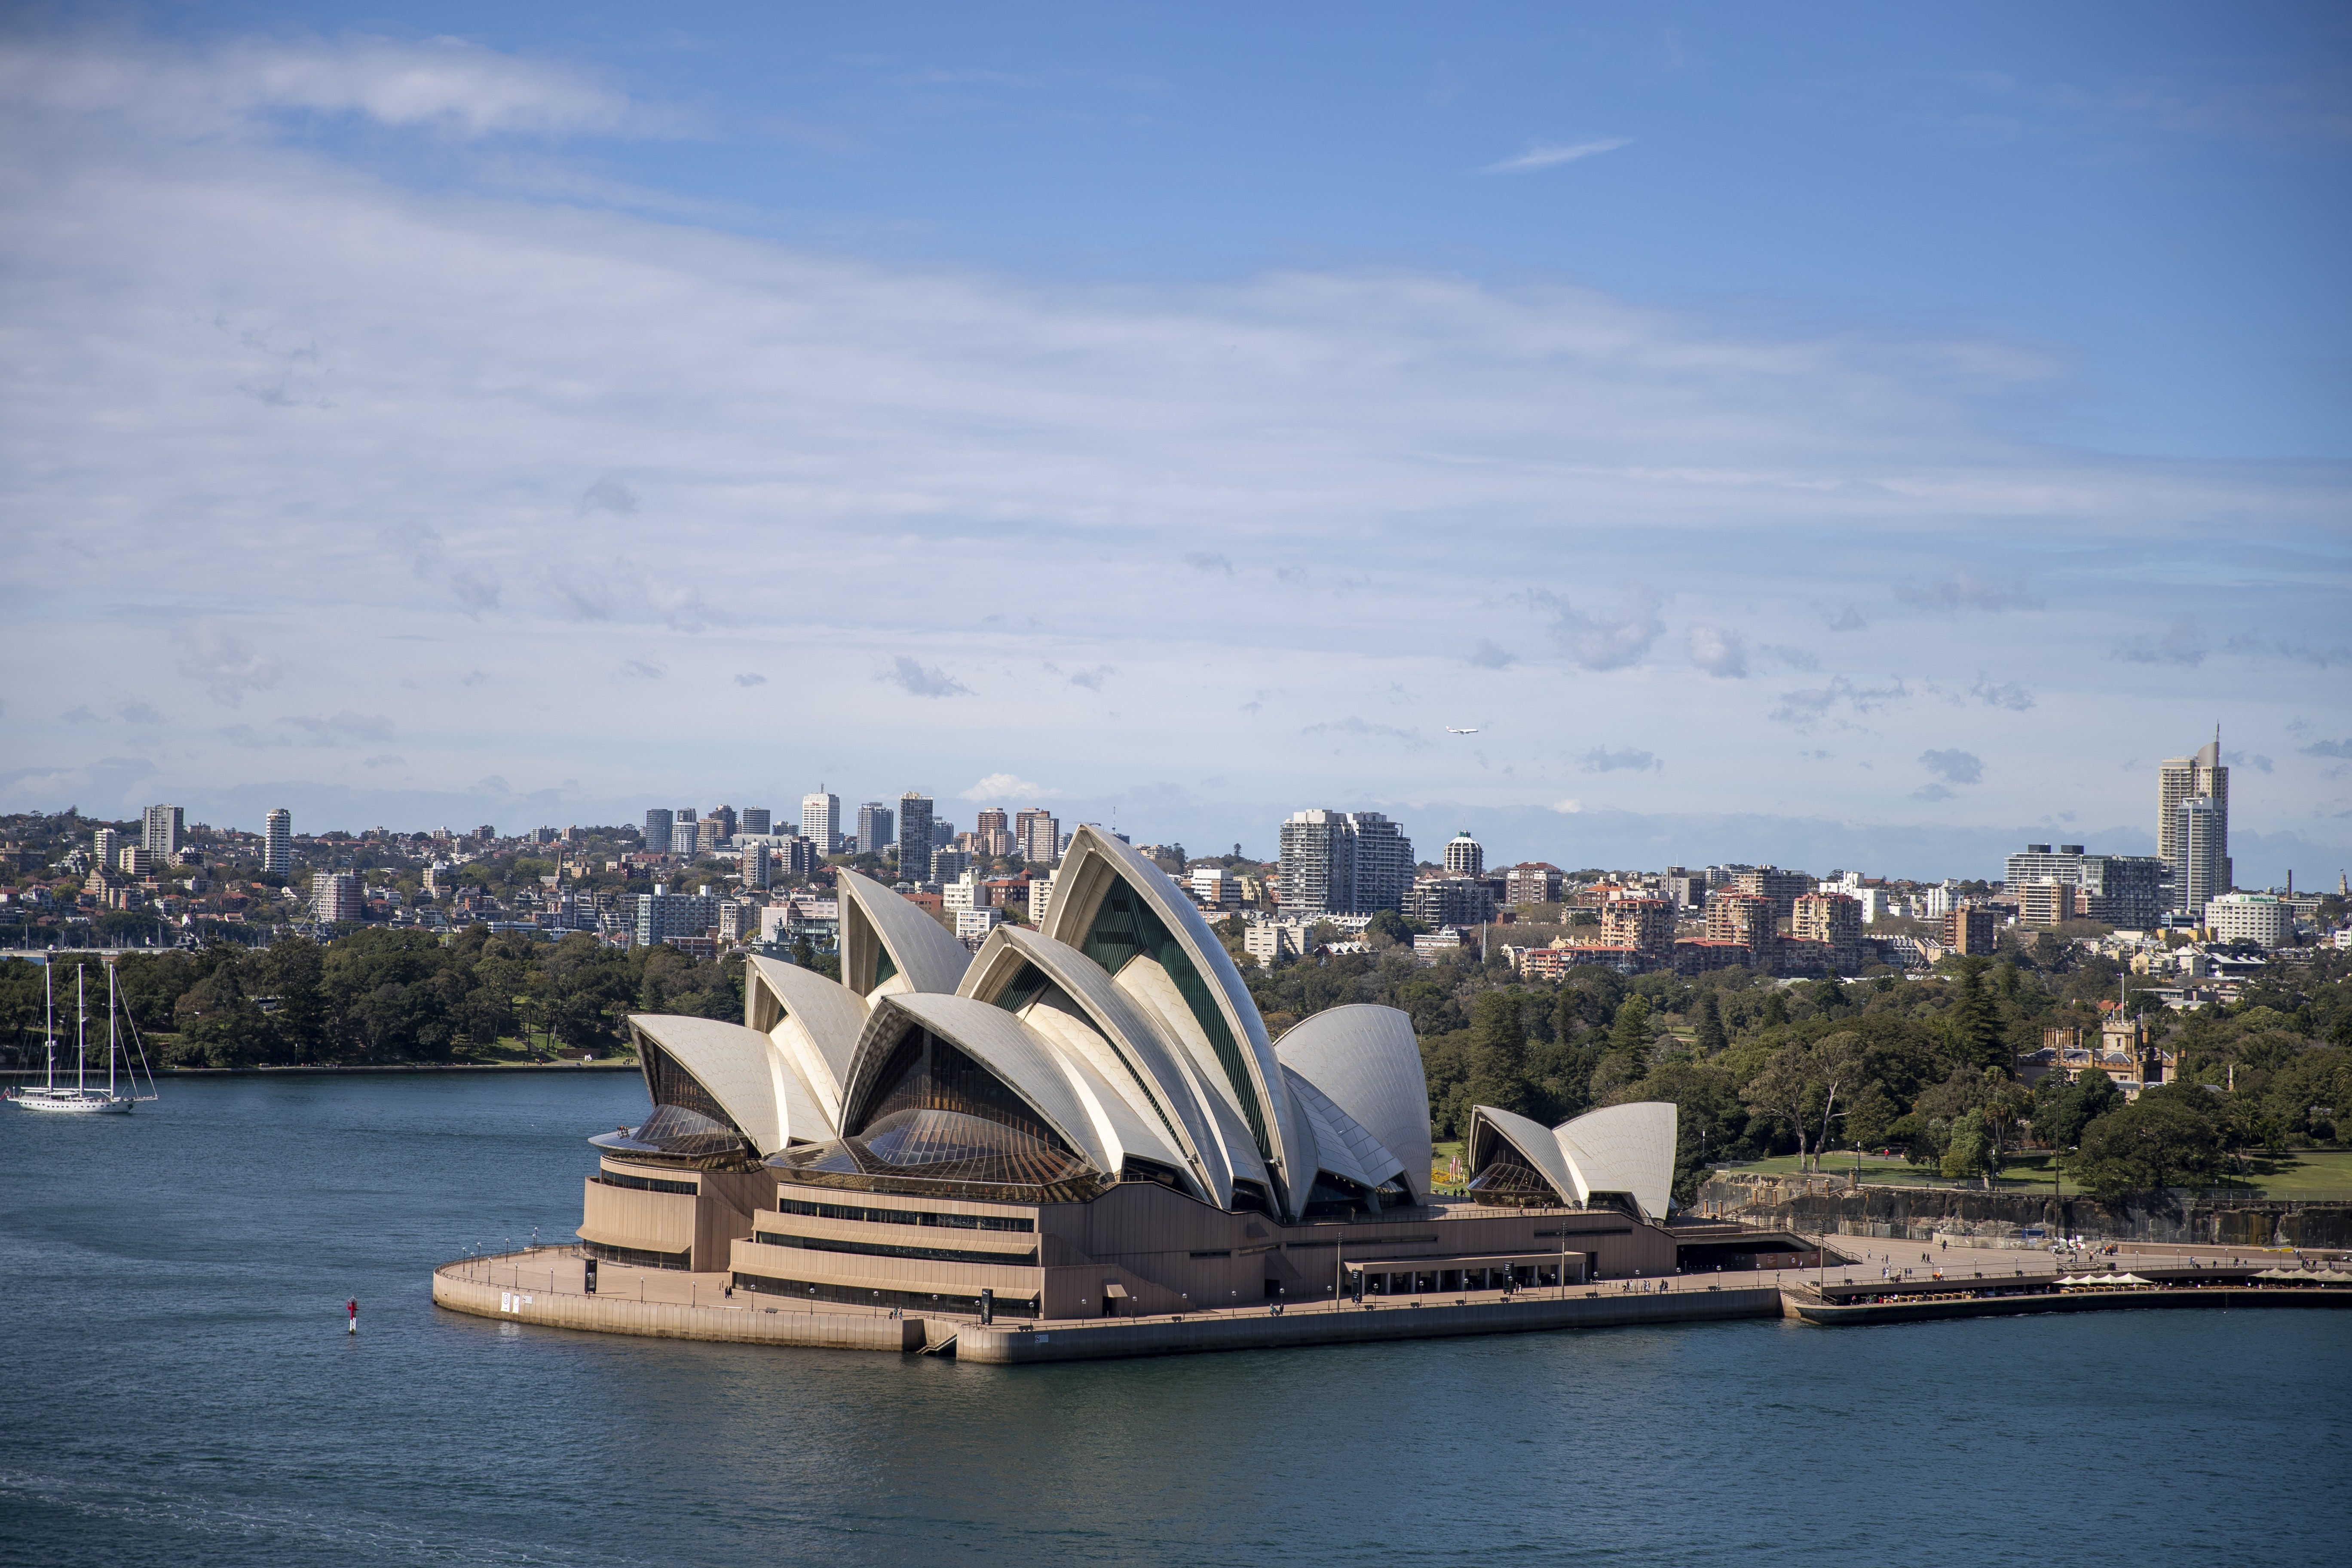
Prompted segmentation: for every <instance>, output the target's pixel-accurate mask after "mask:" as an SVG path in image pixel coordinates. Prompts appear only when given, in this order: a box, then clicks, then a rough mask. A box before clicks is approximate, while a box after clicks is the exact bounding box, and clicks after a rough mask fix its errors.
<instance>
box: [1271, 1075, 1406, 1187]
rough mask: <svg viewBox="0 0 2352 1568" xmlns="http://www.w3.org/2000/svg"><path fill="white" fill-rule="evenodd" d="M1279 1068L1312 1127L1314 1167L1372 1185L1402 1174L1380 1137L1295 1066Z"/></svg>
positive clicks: (1367, 1185) (1377, 1185)
mask: <svg viewBox="0 0 2352 1568" xmlns="http://www.w3.org/2000/svg"><path fill="white" fill-rule="evenodd" d="M1282 1070H1283V1072H1284V1073H1285V1074H1286V1075H1287V1076H1288V1077H1289V1079H1290V1092H1291V1094H1292V1096H1293V1097H1294V1098H1296V1099H1297V1101H1298V1105H1299V1109H1301V1110H1304V1111H1306V1112H1307V1121H1308V1122H1309V1123H1310V1124H1312V1125H1313V1127H1314V1129H1315V1152H1316V1169H1318V1170H1320V1171H1328V1172H1330V1173H1332V1174H1333V1175H1335V1176H1345V1177H1346V1178H1347V1179H1348V1180H1349V1181H1351V1182H1353V1183H1355V1184H1357V1185H1358V1186H1361V1187H1373V1188H1377V1187H1381V1186H1385V1185H1386V1184H1388V1181H1389V1178H1390V1177H1391V1176H1402V1175H1403V1174H1404V1162H1403V1161H1402V1160H1400V1159H1398V1158H1397V1157H1396V1156H1395V1155H1394V1154H1391V1153H1390V1152H1388V1151H1387V1150H1386V1149H1384V1148H1382V1147H1381V1141H1380V1140H1379V1139H1377V1138H1375V1137H1373V1136H1372V1135H1371V1134H1370V1132H1367V1131H1364V1129H1363V1128H1362V1127H1361V1126H1360V1125H1359V1124H1358V1123H1357V1121H1356V1120H1355V1118H1353V1117H1351V1116H1349V1114H1348V1113H1347V1112H1346V1111H1344V1110H1340V1109H1339V1107H1338V1106H1337V1105H1335V1104H1333V1103H1332V1102H1331V1100H1330V1098H1329V1097H1328V1096H1327V1095H1326V1094H1324V1093H1323V1091H1322V1090H1321V1089H1317V1088H1316V1087H1315V1086H1314V1085H1313V1084H1311V1083H1309V1082H1307V1079H1306V1076H1305V1075H1304V1074H1302V1073H1301V1072H1299V1071H1298V1069H1297V1068H1289V1067H1286V1068H1283V1069H1282Z"/></svg>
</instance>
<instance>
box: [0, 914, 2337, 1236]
mask: <svg viewBox="0 0 2352 1568" xmlns="http://www.w3.org/2000/svg"><path fill="white" fill-rule="evenodd" d="M1235 941H1236V942H1237V941H1238V937H1237V935H1236V936H1235ZM804 956H808V955H804ZM817 962H818V963H820V964H821V966H823V967H825V968H828V969H829V968H830V964H829V963H824V961H817ZM77 964H87V965H88V973H89V982H90V996H91V1002H90V1006H91V1011H92V1016H93V1018H94V1020H95V1023H94V1028H95V1030H96V1037H97V1038H99V1039H101V1040H102V1039H103V1037H104V1027H105V1025H104V996H105V975H104V973H103V971H102V970H101V969H100V966H99V964H98V963H97V962H96V961H95V960H89V959H76V958H73V957H64V958H61V959H60V960H59V962H58V964H57V969H56V976H57V991H58V1016H59V1024H60V1028H59V1033H60V1037H61V1038H63V1039H64V1040H67V1041H68V1042H69V1041H70V1039H71V1037H72V1021H71V1020H72V995H73V986H74V978H75V974H76V973H77V970H76V965H77ZM1947 967H1948V973H1940V974H1938V975H1937V976H1935V977H1934V978H1930V979H1925V980H1902V979H1898V978H1896V977H1895V976H1893V975H1883V976H1879V977H1876V978H1873V979H1866V980H1860V981H1853V982H1846V983H1840V982H1837V981H1830V980H1819V981H1811V982H1808V983H1806V984H1800V985H1793V986H1781V985H1778V984H1774V983H1772V982H1770V981H1769V980H1763V979H1759V978H1758V977H1756V976H1753V975H1750V974H1749V973H1747V972H1746V971H1742V970H1735V971H1729V972H1726V973H1721V974H1715V975H1709V976H1706V977H1704V978H1703V979H1701V980H1699V981H1697V982H1695V983H1694V982H1687V981H1684V980H1680V979H1677V978H1675V977H1674V976H1671V975H1643V976H1641V977H1639V978H1637V979H1633V980H1627V979H1625V978H1623V977H1622V976H1620V975H1618V974H1615V973H1612V972H1610V971H1607V970H1601V969H1580V970H1576V971H1574V972H1572V973H1570V974H1569V975H1568V976H1567V977H1566V978H1565V979H1564V980H1562V981H1561V982H1560V983H1559V984H1520V983H1518V982H1517V980H1516V978H1515V977H1514V976H1513V975H1512V974H1511V973H1510V970H1509V969H1508V967H1507V965H1505V964H1504V963H1501V962H1499V961H1495V962H1489V963H1479V962H1477V961H1476V960H1475V958H1474V957H1468V956H1465V959H1463V960H1459V961H1455V960H1448V961H1445V962H1441V963H1434V964H1424V963H1419V962H1416V961H1415V960H1414V959H1413V957H1412V954H1411V952H1410V950H1409V949H1404V948H1400V947H1393V946H1391V947H1387V948H1385V949H1382V950H1380V951H1375V952H1371V953H1369V954H1361V955H1349V956H1346V957H1341V958H1335V959H1330V960H1328V961H1327V962H1316V961H1312V960H1307V961H1301V962H1299V963H1292V964H1289V965H1286V966H1285V967H1281V968H1278V969H1275V970H1272V971H1266V970H1262V969H1255V968H1253V969H1250V970H1248V971H1247V972H1246V973H1248V976H1249V984H1250V987H1251V990H1252V992H1253V994H1255V997H1256V999H1257V1003H1258V1005H1259V1007H1260V1009H1261V1010H1262V1011H1263V1012H1264V1013H1265V1016H1266V1021H1267V1024H1268V1026H1270V1028H1271V1029H1272V1031H1273V1032H1274V1033H1275V1034H1276V1036H1279V1035H1280V1034H1281V1033H1282V1032H1283V1031H1284V1030H1285V1029H1286V1028H1288V1027H1290V1026H1292V1025H1294V1024H1296V1023H1297V1022H1298V1021H1299V1020H1300V1019H1302V1018H1304V1017H1306V1016H1309V1015H1311V1014H1314V1013H1318V1012H1321V1011H1323V1010H1324V1009H1326V1008H1328V1007H1334V1006H1339V1005H1344V1004H1347V1003H1351V1002H1370V1003H1378V1004H1381V1005H1388V1006H1393V1007H1398V1008H1401V1009H1402V1010H1403V1011H1404V1012H1406V1013H1407V1014H1409V1015H1410V1016H1412V1020H1413V1026H1414V1028H1415V1030H1416V1032H1417V1033H1418V1034H1419V1036H1420V1037H1421V1048H1422V1058H1423V1066H1424V1068H1425V1069H1426V1071H1427V1074H1428V1079H1429V1091H1430V1111H1431V1120H1432V1122H1433V1127H1434V1129H1435V1131H1436V1132H1437V1135H1438V1136H1439V1137H1440V1138H1441V1139H1451V1138H1458V1137H1460V1136H1461V1134H1462V1132H1463V1131H1464V1129H1465V1127H1466V1125H1467V1123H1468V1121H1469V1113H1470V1107H1472V1106H1473V1105H1478V1104H1487V1105H1496V1106H1501V1107H1503V1108H1505V1109H1507V1110H1516V1111H1519V1112H1521V1113H1522V1114H1525V1115H1528V1116H1531V1117H1534V1118H1536V1119H1537V1120H1538V1121H1544V1122H1546V1123H1548V1124H1549V1123H1553V1122H1557V1121H1560V1120H1562V1119H1563V1118H1566V1117H1569V1116H1572V1115H1576V1114H1578V1113H1579V1112H1581V1111H1584V1110H1591V1109H1592V1108H1594V1107H1597V1106H1604V1105H1613V1104H1622V1103H1624V1102H1626V1101H1629V1100H1672V1101H1674V1102H1675V1105H1676V1106H1678V1107H1679V1108H1680V1110H1681V1116H1680V1126H1681V1137H1682V1148H1681V1150H1680V1152H1679V1155H1680V1158H1679V1169H1678V1172H1677V1188H1678V1191H1679V1194H1680V1195H1681V1196H1683V1197H1684V1198H1685V1200H1687V1199H1688V1198H1689V1196H1690V1195H1691V1194H1692V1193H1693V1192H1694V1191H1695V1190H1696V1184H1697V1182H1698V1181H1699V1179H1700V1174H1699V1173H1700V1172H1701V1170H1702V1169H1703V1167H1704V1165H1705V1163H1706V1162H1708V1161H1720V1160H1735V1161H1736V1160H1743V1159H1753V1158H1759V1157H1762V1156H1765V1155H1769V1154H1782V1153H1798V1154H1818V1153H1819V1152H1821V1151H1822V1150H1825V1149H1850V1148H1853V1147H1856V1146H1860V1147H1863V1148H1897V1149H1900V1150H1902V1151H1904V1152H1906V1154H1907V1155H1908V1156H1909V1157H1910V1158H1911V1159H1913V1160H1915V1161H1917V1162H1919V1163H1923V1164H1927V1165H1932V1166H1935V1167H1937V1168H1938V1169H1940V1170H1941V1171H1942V1172H1944V1173H1947V1174H1950V1175H1955V1176H1970V1175H1981V1176H1986V1177H1990V1176H1991V1175H1993V1174H1997V1173H1998V1172H1999V1170H2000V1165H2001V1163H2002V1161H2003V1160H2004V1159H2005V1158H2007V1157H2010V1156H2011V1155H2013V1154H2015V1153H2016V1152H2018V1151H2019V1150H2021V1149H2022V1148H2027V1147H2034V1148H2041V1149H2050V1150H2055V1151H2058V1152H2061V1153H2062V1154H2063V1156H2064V1163H2065V1164H2066V1165H2067V1168H2068V1169H2070V1170H2071V1171H2072V1172H2073V1173H2074V1175H2075V1177H2076V1179H2077V1180H2078V1181H2080V1182H2081V1183H2082V1184H2084V1185H2085V1186H2087V1187H2090V1188H2091V1189H2092V1190H2094V1191H2096V1192H2100V1193H2102V1194H2124V1193H2129V1192H2144V1191H2148V1190H2152V1189H2154V1188H2157V1187H2162V1186H2168V1185H2181V1184H2196V1183H2198V1182H2200V1181H2201V1180H2204V1179H2207V1178H2210V1177H2211V1176H2213V1175H2215V1174H2217V1173H2221V1171H2223V1170H2224V1169H2226V1168H2227V1167H2228V1165H2229V1164H2230V1163H2231V1160H2232V1158H2233V1157H2234V1155H2235V1154H2236V1153H2237V1152H2242V1151H2250V1150H2257V1149H2270V1150H2275V1149H2281V1148H2284V1147H2286V1146H2287V1145H2289V1144H2290V1143H2305V1142H2340V1141H2341V1140H2342V1137H2343V1134H2344V1133H2345V1132H2346V1131H2352V977H2347V976H2352V956H2346V955H2338V954H2334V953H2323V954H2319V955H2317V957H2316V961H2315V963H2313V964H2312V965H2311V966H2309V967H2308V968H2305V969H2301V970H2291V969H2287V968H2285V967H2284V966H2282V965H2274V966H2273V970H2272V972H2271V976H2270V978H2268V979H2266V980H2265V981H2263V982H2262V983H2258V984H2254V985H2252V986H2251V987H2249V988H2248V990H2247V992H2246V994H2245V995H2244V996H2243V998H2242V1000H2241V1001H2239V1002H2238V1003H2236V1004H2233V1005H2229V1006H2209V1007H2206V1008H2203V1009H2201V1010H2199V1011H2196V1012H2192V1013H2179V1014H2176V1013H2168V1012H2165V1011H2164V1010H2163V1009H2161V1008H2160V1007H2158V1006H2157V1005H2156V1004H2155V1003H2154V1001H2153V999H2152V998H2148V997H2147V996H2146V995H2145V994H2135V995H2134V996H2133V997H2132V998H2131V1002H2130V1005H2133V1006H2135V1007H2139V1008H2147V1009H2150V1011H2147V1012H2145V1013H2144V1014H2143V1016H2145V1017H2147V1019H2148V1021H2149V1023H2150V1025H2151V1026H2152V1027H2153V1028H2154V1029H2155V1030H2156V1031H2158V1036H2159V1037H2160V1038H2161V1039H2162V1041H2163V1043H2164V1044H2165V1045H2166V1046H2167V1047H2168V1048H2171V1049H2173V1050H2175V1051H2177V1052H2178V1053H2179V1061H2180V1070H2181V1074H2182V1077H2183V1079H2185V1080H2186V1081H2185V1082H2184V1083H2183V1084H2181V1085H2180V1086H2179V1087H2173V1086H2167V1087H2166V1088H2163V1089H2152V1090H2149V1091H2147V1092H2146V1093H2143V1094H2142V1095H2141V1096H2140V1097H2139V1099H2138V1100H2137V1102H2136V1103H2133V1104H2130V1105H2126V1104H2124V1103H2122V1096H2121V1095H2120V1093H2118V1092H2117V1091H2116V1089H2114V1087H2113V1086H2112V1085H2110V1084H2108V1083H2107V1082H2105V1079H2103V1078H2101V1077H2100V1075H2098V1074H2096V1073H2091V1074H2086V1075H2085V1077H2084V1081H2083V1082H2082V1083H2080V1084H2074V1085H2069V1084H2066V1083H2065V1082H2063V1079H2058V1078H2055V1077H2053V1078H2051V1079H2044V1080H2043V1081H2042V1084H2041V1085H2040V1086H2039V1087H2038V1089H2034V1090H2028V1089H2026V1088H2025V1087H2024V1086H2023V1085H2021V1084H2020V1083H2019V1082H2017V1081H2016V1079H2015V1077H2014V1075H2013V1073H2012V1070H2011V1068H2012V1065H2013V1063H2014V1061H2015V1058H2016V1056H2017V1054H2018V1053H2020V1052H2027V1051H2032V1050H2033V1049H2034V1048H2036V1047H2039V1046H2040V1044H2041V1043H2042V1031H2043V1029H2044V1028H2045V1027H2047V1026H2052V1025H2055V1024H2065V1025H2073V1026H2082V1027H2084V1028H2087V1029H2091V1030H2093V1031H2095V1029H2096V1026H2097V1023H2098V1012H2097V1004H2098V1003H2099V1002H2100V1001H2101V1000H2103V999H2105V998H2110V997H2113V996H2114V995H2116V989H2117V986H2116V982H2117V975H2116V967H2115V965H2114V964H2113V963H2110V962H2108V961H2106V960H2105V959H2102V958H2098V957H2096V956H2094V955H2090V954H2087V953H2086V952H2084V950H2082V949H2079V948H2074V947H2071V946H2067V945H2063V944H2059V943H2053V942H2035V943H2030V944H2027V945H2025V946H2022V947H2021V948H2019V949H2017V950H2015V951H2013V952H2011V953H2009V954H2007V955H2005V956H2004V958H2003V960H2002V961H2001V962H2000V963H1997V964H1990V965H1989V964H1987V963H1986V962H1985V961H1984V960H1981V959H1969V960H1957V961H1948V964H1947ZM118 973H119V974H120V976H121V985H122V991H123V996H124V1000H125V1001H126V1002H127V1003H128V1005H130V1007H131V1015H132V1016H133V1017H135V1018H136V1019H137V1020H138V1021H139V1023H140V1026H141V1027H142V1030H143V1031H144V1032H145V1033H146V1035H147V1036H149V1037H151V1038H153V1039H154V1041H155V1044H156V1046H157V1047H158V1050H157V1054H158V1055H160V1056H161V1057H162V1058H163V1063H164V1064H166V1065H186V1066H206V1067H236V1066H249V1065H256V1064H261V1063H309V1062H385V1061H446V1060H450V1059H455V1058H464V1057H466V1056H468V1055H473V1054H479V1053H482V1052H485V1051H487V1050H488V1049H489V1048H490V1047H493V1046H495V1045H496V1044H497V1043H498V1042H499V1041H502V1040H509V1041H510V1040H513V1039H516V1038H518V1037H521V1038H525V1039H530V1040H533V1041H538V1040H544V1041H545V1042H546V1043H547V1044H548V1045H550V1046H552V1047H592V1048H594V1049H596V1050H598V1051H599V1052H600V1053H601V1052H603V1051H604V1050H607V1049H610V1048H612V1047H615V1046H618V1045H621V1044H622V1043H624V1042H625V1038H626V1026H625V1018H626V1016H627V1015H628V1014H630V1013H633V1012H646V1013H682V1014H688V1015H693V1016H703V1017H712V1018H726V1019H740V1017H741V1016H742V1010H743V988H742V987H743V980H742V963H741V961H740V959H730V960H722V961H719V962H712V961H709V960H696V959H692V958H689V957H688V956H687V955H686V954H684V953H682V952H678V951H677V949H675V948H672V947H668V946H666V945H656V946H655V947H652V948H650V949H644V950H633V951H629V952H619V951H615V950H614V949H612V948H609V947H606V946H604V944H603V943H601V942H597V941H596V940H595V939H594V938H593V937H590V936H587V935H585V934H575V935H572V936H569V937H566V938H565V939H564V940H563V941H562V942H555V943H548V942H536V941H532V940H530V939H528V938H526V937H523V936H520V935H513V934H502V935H492V934H490V933H489V932H488V931H487V930H486V929H484V928H481V927H474V928H471V929H468V930H467V931H464V932H463V933H461V934H460V935H458V936H457V938H456V939H455V940H453V941H451V942H448V943H446V945H445V944H444V943H443V942H442V941H441V940H440V939H438V938H437V937H435V936H432V935H429V934H427V933H425V932H422V931H395V930H368V931H357V932H354V933H352V934H351V935H348V936H344V937H341V938H338V939H336V940H334V941H332V942H324V943H314V942H306V941H289V942H278V943H277V944H275V945H273V946H270V947H268V948H263V949H244V948H236V947H228V946H215V947H208V948H205V949H203V950H200V951H196V952H159V953H154V954H131V955H127V956H125V957H124V958H123V959H122V960H121V963H120V966H119V971H118ZM41 1032H42V1004H41V972H40V967H39V966H38V965H36V964H30V963H0V1040H5V1041H8V1042H12V1043H13V1044H14V1046H15V1047H16V1052H17V1057H18V1060H19V1061H20V1062H33V1061H37V1059H38V1058H39V1042H40V1038H41Z"/></svg>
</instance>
